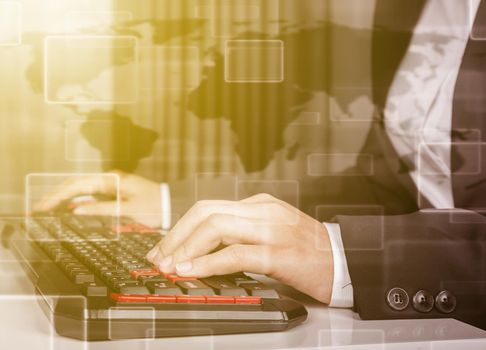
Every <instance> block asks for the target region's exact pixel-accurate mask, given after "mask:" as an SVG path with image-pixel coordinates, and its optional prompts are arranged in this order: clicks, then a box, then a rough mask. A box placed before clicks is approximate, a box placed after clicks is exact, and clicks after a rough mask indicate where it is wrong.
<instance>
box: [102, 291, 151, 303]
mask: <svg viewBox="0 0 486 350" xmlns="http://www.w3.org/2000/svg"><path fill="white" fill-rule="evenodd" d="M111 298H112V299H113V300H115V301H117V302H119V303H145V302H147V296H146V295H132V294H123V293H121V294H120V293H112V294H111Z"/></svg>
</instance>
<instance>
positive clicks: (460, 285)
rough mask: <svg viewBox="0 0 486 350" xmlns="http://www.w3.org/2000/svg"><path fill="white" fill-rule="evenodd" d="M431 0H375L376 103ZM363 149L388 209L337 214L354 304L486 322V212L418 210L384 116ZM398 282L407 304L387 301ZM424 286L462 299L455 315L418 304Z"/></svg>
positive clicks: (369, 310)
mask: <svg viewBox="0 0 486 350" xmlns="http://www.w3.org/2000/svg"><path fill="white" fill-rule="evenodd" d="M425 2H426V0H407V1H403V0H382V1H380V0H379V1H378V3H377V8H376V13H375V28H374V29H375V34H374V39H373V79H374V82H373V84H374V87H375V88H374V102H375V104H376V106H377V108H378V109H381V110H382V109H383V106H384V105H385V101H386V98H387V94H388V90H389V88H390V85H391V82H392V81H393V77H394V75H395V73H396V71H397V69H398V67H399V64H400V62H401V60H402V58H403V56H404V54H405V53H406V51H407V47H408V45H409V44H410V39H411V36H412V33H413V29H414V27H415V25H416V23H417V20H418V19H419V17H420V14H421V12H422V9H423V6H424V4H425ZM362 153H364V154H371V155H373V157H374V173H373V175H372V176H368V177H366V179H365V180H362V181H364V182H366V184H364V182H363V188H364V187H366V188H368V189H369V192H368V193H367V194H366V196H367V200H369V199H370V198H371V199H372V201H371V202H369V204H372V203H375V204H378V205H382V206H383V207H384V212H385V214H387V215H386V216H338V217H337V220H338V222H339V223H340V225H341V230H342V238H343V243H344V247H345V250H346V258H347V262H348V267H349V271H350V275H351V280H352V283H353V288H354V304H355V309H356V311H357V312H359V314H360V316H361V317H362V318H363V319H395V318H436V317H452V318H456V319H459V320H462V321H464V322H467V323H470V324H473V325H476V326H478V327H481V328H483V329H486V217H484V216H482V215H479V214H478V213H474V212H468V213H453V212H451V211H445V212H444V211H442V212H438V211H421V210H419V208H418V205H417V189H416V187H415V186H414V184H413V182H412V180H411V178H410V177H409V175H408V166H407V164H404V162H403V161H402V160H400V159H399V158H398V156H397V155H396V154H395V152H394V150H393V147H392V145H391V143H390V141H389V139H388V137H387V135H386V133H385V131H384V128H383V123H382V122H378V123H376V125H375V126H374V127H373V128H372V130H371V132H370V134H369V136H368V139H367V142H366V144H365V146H364V148H363V150H362ZM358 167H359V164H358ZM484 195H485V196H486V193H485V194H484ZM388 214H391V215H388ZM395 287H399V288H401V289H403V290H404V291H406V293H407V294H408V296H409V304H408V306H407V307H406V308H405V309H404V310H402V311H398V310H395V309H393V308H392V307H390V305H389V303H388V302H387V295H388V293H389V292H390V290H392V289H393V288H395ZM420 290H424V291H426V292H427V293H429V294H430V295H432V296H434V297H435V296H436V295H437V294H438V293H440V292H441V291H445V290H447V291H449V292H450V293H452V295H453V296H454V297H455V298H456V300H457V306H456V307H455V309H454V311H452V312H451V313H450V314H446V313H443V312H440V311H439V310H438V309H437V307H434V308H433V309H432V310H431V311H429V312H420V311H417V310H416V308H414V301H413V297H414V295H415V294H416V293H417V292H418V291H420Z"/></svg>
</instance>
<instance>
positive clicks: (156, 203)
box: [34, 171, 161, 227]
mask: <svg viewBox="0 0 486 350" xmlns="http://www.w3.org/2000/svg"><path fill="white" fill-rule="evenodd" d="M111 173H114V174H117V175H118V176H119V177H120V189H119V190H120V193H119V196H120V208H121V215H124V216H128V217H131V218H132V219H134V220H135V221H137V222H140V223H142V224H144V225H147V226H150V227H160V226H161V217H160V212H161V200H160V184H158V183H156V182H153V181H150V180H147V179H145V178H142V177H140V176H137V175H133V174H126V173H123V172H121V171H112V172H111ZM114 184H115V183H114V182H113V181H107V177H105V176H96V175H93V176H82V177H79V178H70V179H69V180H67V181H66V182H65V183H63V184H61V185H60V186H59V187H58V188H57V189H56V190H55V191H54V192H53V193H50V194H48V195H47V196H46V197H44V198H43V199H42V200H41V201H39V203H37V204H36V205H35V207H34V210H35V211H41V212H42V211H50V210H54V209H56V207H58V206H59V205H61V203H62V202H65V201H68V200H70V199H72V198H75V197H78V196H80V195H83V194H86V190H87V189H89V190H90V193H96V194H101V195H106V196H112V197H115V196H116V194H117V189H116V188H115V186H114ZM115 206H116V202H115V201H114V200H111V201H98V202H85V203H79V204H78V205H77V207H76V209H75V210H74V211H73V212H74V214H77V215H107V216H112V215H113V213H114V212H115ZM140 213H143V214H142V215H140Z"/></svg>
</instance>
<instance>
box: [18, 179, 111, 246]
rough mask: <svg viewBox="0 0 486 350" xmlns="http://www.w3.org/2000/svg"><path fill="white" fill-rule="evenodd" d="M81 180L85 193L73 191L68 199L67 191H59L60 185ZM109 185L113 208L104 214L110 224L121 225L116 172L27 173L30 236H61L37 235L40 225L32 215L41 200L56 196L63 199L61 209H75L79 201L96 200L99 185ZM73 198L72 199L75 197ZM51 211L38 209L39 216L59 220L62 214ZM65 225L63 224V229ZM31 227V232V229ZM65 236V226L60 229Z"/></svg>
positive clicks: (27, 218)
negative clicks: (65, 192)
mask: <svg viewBox="0 0 486 350" xmlns="http://www.w3.org/2000/svg"><path fill="white" fill-rule="evenodd" d="M75 181H76V182H79V183H80V184H81V186H82V188H83V193H80V194H79V195H74V196H73V197H71V198H69V199H65V197H64V195H61V194H60V193H59V191H58V190H59V188H60V186H70V185H71V184H72V183H74V182H75ZM100 187H103V188H110V189H112V191H111V192H112V193H113V200H112V202H113V204H114V205H113V209H112V211H111V212H109V213H105V214H104V216H106V217H107V218H108V220H110V219H111V227H117V226H118V225H119V218H120V213H121V208H120V205H121V204H120V202H121V196H120V177H119V175H118V174H115V173H111V174H110V173H87V174H76V173H32V174H28V175H27V176H26V177H25V205H24V207H25V213H26V216H25V227H26V229H27V233H28V237H29V238H30V239H36V240H38V239H40V240H44V239H45V240H51V239H54V240H59V239H61V240H62V238H57V237H54V236H52V238H50V237H48V238H44V237H39V238H38V237H37V235H35V232H36V231H35V229H36V226H37V225H38V224H37V222H36V220H33V219H32V217H31V216H30V215H31V213H34V212H35V210H36V204H37V203H39V202H40V201H42V200H46V199H49V200H52V199H57V200H59V201H60V204H59V205H60V206H61V207H62V209H61V210H74V209H75V208H76V207H77V206H79V205H89V204H91V203H94V201H95V200H96V195H98V194H99V190H98V189H99V188H100ZM76 198H77V199H78V200H77V201H76V200H75V201H74V202H73V201H72V200H73V199H76ZM53 215H54V214H53V213H52V212H47V213H45V215H44V214H43V213H42V212H38V213H37V216H36V218H37V220H46V221H48V222H52V223H54V224H55V223H56V222H58V223H60V222H61V219H60V216H53ZM62 227H64V226H63V225H61V229H62ZM31 230H33V231H32V233H31V232H30V231H31ZM113 231H114V234H113V240H117V239H118V232H117V231H116V230H115V229H114V230H113ZM58 233H59V234H60V237H62V233H63V232H62V230H61V231H59V232H58Z"/></svg>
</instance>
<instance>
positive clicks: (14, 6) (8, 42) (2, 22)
mask: <svg viewBox="0 0 486 350" xmlns="http://www.w3.org/2000/svg"><path fill="white" fill-rule="evenodd" d="M21 42H22V5H21V4H20V3H19V2H17V1H0V46H17V45H20V44H21Z"/></svg>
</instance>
